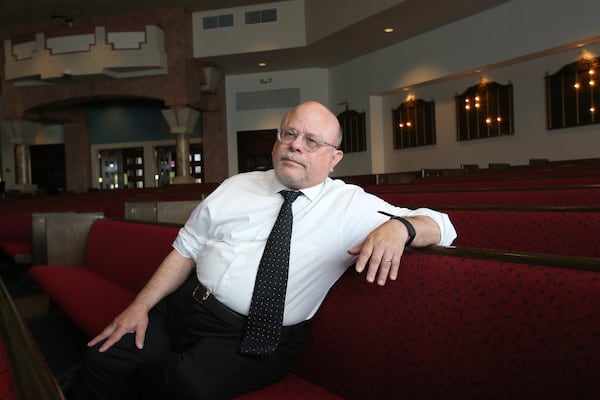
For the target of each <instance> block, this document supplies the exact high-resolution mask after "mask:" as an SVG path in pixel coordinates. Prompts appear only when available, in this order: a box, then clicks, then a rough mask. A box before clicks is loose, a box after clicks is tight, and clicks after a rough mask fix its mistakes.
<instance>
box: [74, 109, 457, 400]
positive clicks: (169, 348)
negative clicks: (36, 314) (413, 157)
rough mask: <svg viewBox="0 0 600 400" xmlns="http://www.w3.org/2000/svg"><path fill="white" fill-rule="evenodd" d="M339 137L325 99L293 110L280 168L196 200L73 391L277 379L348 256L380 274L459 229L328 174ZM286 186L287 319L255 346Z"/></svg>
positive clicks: (389, 276)
mask: <svg viewBox="0 0 600 400" xmlns="http://www.w3.org/2000/svg"><path fill="white" fill-rule="evenodd" d="M340 142H341V129H340V126H339V123H338V120H337V118H336V116H335V115H334V114H332V113H331V112H330V111H329V110H328V109H327V108H326V107H324V106H323V105H322V104H319V103H317V102H306V103H302V104H300V105H299V106H297V107H296V108H294V109H293V110H291V111H290V112H289V113H288V114H287V115H286V116H285V117H284V119H283V121H282V123H281V127H280V129H279V131H278V135H277V140H276V141H275V144H274V146H273V152H272V157H273V165H274V170H271V171H266V172H251V173H246V174H240V175H237V176H234V177H231V178H229V179H227V180H226V181H225V182H223V183H222V184H221V185H220V186H219V187H218V188H217V189H216V190H215V191H214V192H213V193H212V194H211V195H210V196H208V197H207V198H206V199H205V200H204V201H203V202H202V203H201V204H200V205H199V206H198V207H197V208H196V210H194V212H193V213H192V215H191V216H190V218H189V220H188V221H187V223H186V224H185V227H184V228H183V229H182V230H181V231H180V233H179V236H178V237H177V239H176V240H175V242H174V244H173V247H174V250H173V251H172V252H171V253H170V254H169V255H168V256H167V257H166V258H165V260H164V261H163V262H162V263H161V265H160V266H159V268H158V269H157V271H156V272H155V274H154V275H153V277H152V278H151V279H150V281H149V282H148V284H147V285H146V286H145V287H144V289H143V290H142V291H141V292H140V293H139V294H138V296H137V297H136V298H135V300H134V301H133V302H132V303H131V304H130V305H129V306H128V307H127V308H126V309H125V310H124V311H123V312H122V313H121V314H120V315H119V316H117V317H116V318H115V320H114V321H113V323H111V324H110V325H109V326H108V327H106V328H105V329H104V331H103V332H101V333H100V334H99V335H98V336H96V337H95V338H94V339H93V340H92V341H91V342H90V343H89V345H90V346H92V347H93V349H91V350H90V351H88V352H87V353H86V359H85V360H84V362H83V363H82V365H81V367H80V369H79V374H78V377H77V379H76V383H75V385H74V388H73V397H74V398H75V399H87V400H91V399H111V400H112V399H125V398H141V399H221V398H232V397H235V396H237V395H240V394H242V393H245V392H248V391H251V390H255V389H258V388H260V387H262V386H265V385H268V384H270V383H273V382H275V381H277V380H278V379H280V378H281V377H283V376H284V375H285V373H286V372H287V371H288V370H289V368H290V367H291V365H292V363H293V361H294V360H295V358H296V356H297V355H298V354H300V353H301V351H302V348H303V343H304V332H305V329H306V325H307V324H306V321H308V320H310V318H311V317H312V316H313V315H314V313H315V312H316V311H317V309H318V307H319V305H320V304H321V302H322V301H323V299H324V297H325V295H326V294H327V291H328V290H329V288H330V287H331V286H332V285H333V284H334V283H335V281H336V280H337V279H338V278H339V277H340V276H341V275H342V274H343V273H344V271H345V270H346V269H347V268H348V266H350V265H352V263H355V268H356V270H357V271H358V272H359V273H361V272H365V274H366V280H367V281H368V282H376V283H377V284H379V285H384V284H385V283H386V282H387V281H388V280H395V279H396V278H397V276H398V268H399V266H400V258H401V256H402V254H403V250H404V245H405V244H406V243H409V244H410V245H411V246H415V247H421V246H427V245H431V244H442V245H449V244H450V243H451V242H452V241H453V240H454V238H455V237H456V233H455V231H454V228H453V226H452V224H451V223H450V221H449V220H448V218H447V216H446V215H444V214H440V213H437V212H434V211H432V210H428V209H418V210H408V209H405V208H399V207H394V206H392V205H390V204H388V203H386V202H384V201H383V200H381V199H379V198H377V197H375V196H372V195H370V194H367V193H365V192H364V191H363V190H362V189H360V188H358V187H356V186H353V185H347V184H344V183H343V182H342V181H339V180H332V179H331V178H329V177H328V175H329V173H330V172H331V171H333V168H334V167H335V166H336V165H337V163H338V162H340V160H341V159H342V157H343V153H342V152H341V151H340V150H338V149H337V147H338V146H339V144H340ZM285 189H294V190H297V191H300V192H301V195H299V197H298V198H297V199H296V200H295V201H294V202H293V204H291V208H292V211H293V212H292V213H293V228H292V238H291V245H290V247H291V250H290V254H289V273H288V277H287V291H285V292H284V293H285V307H284V312H283V317H282V318H283V328H281V336H280V338H278V340H279V342H278V345H277V346H276V347H275V349H274V350H273V351H271V352H269V353H268V354H266V355H254V354H249V353H248V352H246V351H245V350H243V349H242V346H241V344H240V343H241V342H242V340H243V338H244V330H245V328H246V325H249V324H247V320H249V318H248V319H247V318H246V316H248V315H249V311H250V309H251V301H252V295H253V290H254V286H255V285H254V282H255V277H256V275H257V270H258V265H259V262H260V260H261V255H262V253H263V249H264V247H265V242H267V237H268V236H269V233H270V231H271V229H272V227H273V225H274V221H275V219H276V217H277V214H278V210H279V208H280V207H281V205H282V202H283V200H282V195H280V193H279V192H280V191H282V190H285ZM389 215H395V216H402V217H405V218H404V219H396V218H392V219H390V217H389ZM190 277H191V278H190Z"/></svg>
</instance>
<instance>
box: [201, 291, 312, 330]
mask: <svg viewBox="0 0 600 400" xmlns="http://www.w3.org/2000/svg"><path fill="white" fill-rule="evenodd" d="M194 280H195V282H196V287H195V288H194V290H193V292H192V298H193V299H194V300H195V301H196V302H197V303H198V304H202V305H203V306H204V307H206V308H207V309H208V310H209V311H210V312H212V313H213V314H215V315H216V316H217V317H219V318H220V319H222V320H223V321H225V322H228V323H229V324H231V325H233V326H235V327H238V328H239V329H240V330H242V329H244V328H245V326H246V320H247V317H246V316H245V315H242V314H240V313H238V312H236V311H233V310H232V309H231V308H229V307H227V306H226V305H225V304H223V303H221V302H220V301H219V300H218V299H217V298H216V297H215V296H214V295H213V294H212V292H211V291H210V289H208V288H207V287H205V286H204V285H203V284H202V283H201V282H200V281H198V279H194ZM307 323H308V321H302V322H300V323H298V324H294V325H289V326H284V327H283V328H282V330H281V334H282V339H283V340H285V339H286V338H287V337H290V335H295V334H297V333H303V332H304V330H305V329H306V325H307Z"/></svg>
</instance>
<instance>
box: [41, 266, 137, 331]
mask: <svg viewBox="0 0 600 400" xmlns="http://www.w3.org/2000/svg"><path fill="white" fill-rule="evenodd" d="M29 274H30V276H31V277H32V278H33V279H34V280H35V282H36V283H37V284H38V285H39V286H40V288H41V289H42V290H43V291H44V292H45V293H46V294H47V295H48V297H50V299H51V300H53V301H54V302H55V303H56V304H57V305H58V306H59V307H60V308H61V309H62V310H63V311H64V312H65V313H66V314H67V315H68V316H69V317H70V318H71V319H72V320H73V322H75V324H76V325H77V326H79V327H80V328H81V329H82V330H83V331H84V332H85V333H86V334H87V335H89V337H93V336H96V335H97V334H98V333H100V332H101V331H102V329H104V328H105V327H106V325H108V324H109V323H110V322H111V321H112V320H113V318H114V317H115V316H117V314H119V313H120V312H121V311H123V309H124V308H125V307H127V305H129V303H131V301H132V300H133V299H134V297H135V293H133V292H131V291H129V290H127V289H124V288H122V287H120V286H118V285H116V284H114V283H112V282H110V281H109V280H107V279H106V278H104V277H101V276H99V275H97V274H95V273H93V272H91V271H90V270H88V269H86V268H83V267H73V266H60V265H37V266H34V267H32V268H30V269H29Z"/></svg>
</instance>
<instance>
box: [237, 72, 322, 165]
mask: <svg viewBox="0 0 600 400" xmlns="http://www.w3.org/2000/svg"><path fill="white" fill-rule="evenodd" d="M261 79H271V81H270V82H271V83H269V84H263V83H261ZM328 85H329V73H328V71H327V70H324V69H316V68H313V69H299V70H292V71H279V72H274V73H264V74H249V75H233V76H227V77H226V80H225V87H226V97H227V143H228V149H227V150H228V154H229V171H230V174H235V173H237V171H238V162H237V132H238V131H251V130H260V129H276V128H279V125H280V123H281V119H282V118H283V117H284V115H285V114H286V113H287V112H288V111H289V108H273V109H268V110H252V111H236V93H244V92H254V91H261V90H277V89H289V88H300V101H301V102H302V101H307V100H316V101H319V102H322V103H324V104H328V103H329V98H328V94H329V86H328ZM273 140H275V137H274V138H273Z"/></svg>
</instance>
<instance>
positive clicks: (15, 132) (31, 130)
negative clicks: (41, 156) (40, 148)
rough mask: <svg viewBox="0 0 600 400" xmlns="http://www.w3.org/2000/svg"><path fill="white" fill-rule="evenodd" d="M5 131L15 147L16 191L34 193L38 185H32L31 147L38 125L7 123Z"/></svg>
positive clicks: (14, 121) (22, 121)
mask: <svg viewBox="0 0 600 400" xmlns="http://www.w3.org/2000/svg"><path fill="white" fill-rule="evenodd" d="M5 124H6V125H5V128H6V129H5V131H6V132H7V133H8V136H9V142H10V143H11V144H13V145H14V151H15V153H14V156H15V189H16V190H18V191H20V192H25V193H33V192H35V191H36V190H37V185H34V184H33V183H31V153H30V151H29V146H30V145H31V143H33V137H34V135H35V132H36V130H37V124H35V123H33V122H31V121H27V120H23V119H18V120H9V121H5Z"/></svg>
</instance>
